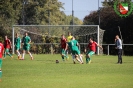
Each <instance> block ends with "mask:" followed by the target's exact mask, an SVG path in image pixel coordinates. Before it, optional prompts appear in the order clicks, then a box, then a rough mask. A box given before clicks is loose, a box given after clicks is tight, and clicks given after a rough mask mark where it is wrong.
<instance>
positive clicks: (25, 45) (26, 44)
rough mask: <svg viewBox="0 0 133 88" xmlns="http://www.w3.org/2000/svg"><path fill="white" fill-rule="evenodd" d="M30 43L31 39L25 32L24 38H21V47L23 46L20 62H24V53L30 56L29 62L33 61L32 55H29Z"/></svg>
mask: <svg viewBox="0 0 133 88" xmlns="http://www.w3.org/2000/svg"><path fill="white" fill-rule="evenodd" d="M30 43H31V39H30V37H29V36H28V33H27V32H26V33H25V36H24V37H23V39H22V45H23V55H22V58H21V59H22V60H24V55H25V51H27V52H28V54H29V55H30V57H31V60H33V56H32V54H31V53H30Z"/></svg>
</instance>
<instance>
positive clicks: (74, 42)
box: [69, 37, 83, 64]
mask: <svg viewBox="0 0 133 88" xmlns="http://www.w3.org/2000/svg"><path fill="white" fill-rule="evenodd" d="M78 46H79V43H78V41H77V40H75V37H72V40H71V41H70V45H69V47H70V49H71V51H72V55H74V57H75V58H76V60H77V61H78V62H80V63H81V64H83V59H82V55H81V54H80V50H79V48H78ZM78 57H79V58H78ZM73 62H74V63H75V60H73Z"/></svg>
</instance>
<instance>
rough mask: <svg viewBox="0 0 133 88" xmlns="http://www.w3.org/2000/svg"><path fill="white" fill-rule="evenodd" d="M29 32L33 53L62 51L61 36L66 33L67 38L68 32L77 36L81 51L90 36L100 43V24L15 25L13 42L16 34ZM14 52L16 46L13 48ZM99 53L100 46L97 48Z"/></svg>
mask: <svg viewBox="0 0 133 88" xmlns="http://www.w3.org/2000/svg"><path fill="white" fill-rule="evenodd" d="M25 32H27V33H28V35H29V36H30V38H31V41H32V42H31V49H30V50H31V52H33V53H60V47H59V44H60V38H61V35H62V34H64V35H65V36H66V38H67V36H68V32H71V33H72V36H75V37H76V40H78V42H79V43H80V50H81V52H83V51H84V48H85V47H86V44H87V43H88V41H89V38H90V37H92V38H93V39H94V41H96V42H97V43H98V44H99V26H98V25H14V26H13V29H12V43H13V46H14V38H15V34H16V33H19V36H20V38H22V37H23V36H24V33H25ZM12 51H13V54H14V48H12ZM97 54H99V48H98V49H97Z"/></svg>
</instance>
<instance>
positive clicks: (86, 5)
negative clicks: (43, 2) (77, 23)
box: [59, 0, 104, 20]
mask: <svg viewBox="0 0 133 88" xmlns="http://www.w3.org/2000/svg"><path fill="white" fill-rule="evenodd" d="M59 1H60V2H62V3H64V5H63V7H64V9H65V10H63V9H61V10H62V11H64V12H65V14H66V15H72V0H59ZM103 1H104V0H99V7H102V3H101V2H103ZM95 10H98V0H73V11H74V16H75V17H78V18H79V19H80V20H83V19H84V17H85V16H86V15H89V13H90V12H92V11H95Z"/></svg>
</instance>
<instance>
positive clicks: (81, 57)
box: [79, 55, 83, 63]
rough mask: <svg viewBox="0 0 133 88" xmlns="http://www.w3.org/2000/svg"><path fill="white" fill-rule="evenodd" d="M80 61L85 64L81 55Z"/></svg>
mask: <svg viewBox="0 0 133 88" xmlns="http://www.w3.org/2000/svg"><path fill="white" fill-rule="evenodd" d="M79 59H80V61H81V62H82V63H83V59H82V57H81V55H79Z"/></svg>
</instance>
